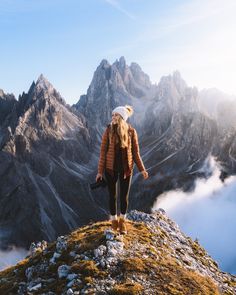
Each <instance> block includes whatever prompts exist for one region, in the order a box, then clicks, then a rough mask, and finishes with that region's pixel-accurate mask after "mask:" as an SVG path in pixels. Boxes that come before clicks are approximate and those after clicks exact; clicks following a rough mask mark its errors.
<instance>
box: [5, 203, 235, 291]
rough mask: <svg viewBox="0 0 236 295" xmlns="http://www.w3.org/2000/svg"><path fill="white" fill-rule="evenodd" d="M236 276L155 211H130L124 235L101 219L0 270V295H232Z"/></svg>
mask: <svg viewBox="0 0 236 295" xmlns="http://www.w3.org/2000/svg"><path fill="white" fill-rule="evenodd" d="M235 292H236V277H235V276H233V275H230V274H227V273H224V272H222V271H221V270H220V269H219V268H218V266H217V263H216V262H215V261H214V260H213V259H212V258H211V257H210V256H209V255H208V254H207V253H206V251H205V250H204V249H203V248H202V247H201V246H200V245H199V243H198V242H197V241H193V240H191V238H189V237H186V236H185V235H184V234H183V233H182V232H181V231H180V229H179V228H178V226H177V225H176V224H175V223H174V222H173V221H171V220H170V219H169V218H168V216H167V215H166V214H165V212H164V210H162V209H159V210H158V211H156V212H154V213H153V214H145V213H142V212H138V211H131V212H130V213H129V214H128V234H127V235H120V234H117V233H116V232H113V231H112V230H111V229H110V222H108V221H105V222H104V221H103V222H97V223H94V224H92V223H91V224H89V225H87V226H84V227H81V228H80V229H77V230H75V231H73V232H71V233H70V234H69V235H66V236H61V237H58V238H57V240H56V241H55V242H53V243H50V244H48V245H47V246H46V247H45V243H43V242H42V243H41V245H40V246H39V247H38V249H36V251H34V252H32V253H31V254H30V255H29V256H27V257H26V258H25V259H24V260H23V261H20V262H19V263H18V264H17V265H16V266H13V267H10V268H8V269H5V270H3V271H2V272H0V293H1V294H9V295H10V294H19V295H23V294H44V295H53V294H65V295H66V294H97V295H98V294H100V295H101V294H104V295H105V294H134V295H136V294H148V295H149V294H163V295H164V294H166V295H171V294H199V295H200V294H202V295H207V294H211V295H213V294H232V295H233V294H235Z"/></svg>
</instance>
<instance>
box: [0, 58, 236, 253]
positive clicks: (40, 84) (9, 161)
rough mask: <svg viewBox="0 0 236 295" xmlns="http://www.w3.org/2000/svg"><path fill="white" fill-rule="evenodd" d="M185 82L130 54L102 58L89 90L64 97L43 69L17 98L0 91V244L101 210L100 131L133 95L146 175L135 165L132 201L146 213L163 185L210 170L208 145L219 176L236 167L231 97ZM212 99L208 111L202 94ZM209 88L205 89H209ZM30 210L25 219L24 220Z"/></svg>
mask: <svg viewBox="0 0 236 295" xmlns="http://www.w3.org/2000/svg"><path fill="white" fill-rule="evenodd" d="M216 94H217V92H216V91H213V92H212V91H210V90H209V91H208V92H207V95H206V93H205V94H204V95H205V96H204V95H203V92H199V91H198V89H197V88H196V87H188V85H187V83H186V82H185V81H184V79H183V78H182V77H181V74H180V73H179V72H178V71H175V72H173V73H172V74H170V75H167V76H163V77H162V78H161V80H160V82H159V83H158V85H156V84H152V83H151V81H150V79H149V77H148V75H147V74H146V73H144V72H143V71H142V69H141V67H140V66H139V65H138V64H136V63H131V64H130V65H127V63H126V61H125V58H124V57H121V58H120V59H119V60H116V61H115V62H114V63H113V64H110V63H109V62H108V61H107V60H105V59H104V60H102V61H101V63H100V64H99V65H98V67H97V69H96V71H95V73H94V75H93V78H92V81H91V83H90V85H89V87H88V91H87V93H86V94H84V95H82V96H81V97H80V99H79V101H78V102H77V103H76V104H74V105H72V106H69V105H68V104H66V102H65V100H64V99H63V98H62V97H61V95H60V93H59V92H58V91H57V90H56V89H55V88H54V87H53V85H52V84H51V83H50V82H49V81H48V80H47V79H46V78H45V77H44V76H43V75H40V77H39V78H38V80H37V81H36V82H33V83H32V85H31V87H30V89H29V90H28V92H27V93H25V92H23V93H22V95H20V96H19V99H18V100H16V99H15V98H14V96H12V95H6V94H4V92H3V91H1V92H0V107H1V108H0V114H1V121H0V122H1V123H0V247H2V248H3V247H7V246H8V245H10V244H14V245H17V246H23V247H29V245H30V243H31V242H32V241H34V240H35V241H36V240H43V239H44V240H47V241H53V240H54V239H56V237H57V236H58V235H61V234H66V233H67V232H68V231H70V230H72V229H74V228H76V227H77V226H82V225H85V224H88V223H89V222H90V221H91V220H93V221H97V220H104V219H107V217H108V214H109V209H108V208H109V206H108V193H107V190H106V189H97V190H96V191H91V190H90V187H89V184H90V183H92V182H95V177H96V174H97V164H98V158H99V152H100V143H101V136H102V134H103V132H104V130H105V128H106V125H107V124H108V123H109V122H110V120H111V113H112V110H113V109H114V108H115V107H116V106H118V105H124V104H130V105H132V106H133V108H134V115H133V116H132V117H131V118H130V119H129V122H130V123H131V124H132V125H133V126H134V127H135V128H136V130H137V132H138V137H139V144H140V153H141V156H142V159H143V161H144V164H145V167H146V168H147V170H148V172H149V178H148V179H147V180H145V181H144V180H143V178H142V176H141V174H140V173H138V171H137V168H135V169H134V174H133V178H132V185H131V190H130V198H129V210H130V209H137V210H142V211H144V212H147V213H150V212H151V209H152V207H153V204H154V202H155V201H156V198H157V197H158V196H159V195H160V194H161V193H163V192H164V191H168V190H173V189H182V190H184V191H190V190H192V189H194V185H195V180H196V179H197V178H198V177H205V178H206V177H208V176H209V175H210V174H211V171H210V170H209V168H208V167H209V159H210V155H213V156H215V157H216V160H217V161H218V164H219V165H220V167H221V171H222V175H221V179H222V180H224V178H225V177H227V175H231V174H235V172H236V141H235V134H236V129H235V118H236V116H235V114H236V106H235V103H234V102H233V101H224V100H223V98H222V97H223V94H219V95H218V94H217V95H218V97H220V99H216V100H215V102H216V103H217V104H216V105H213V102H214V96H215V95H216ZM204 97H205V100H209V101H210V102H211V103H212V109H214V110H216V112H215V111H214V112H213V113H212V114H210V113H209V111H207V110H206V109H207V108H205V110H203V109H204V107H203V105H204V104H202V99H204ZM206 97H207V98H206ZM29 220H30V222H29Z"/></svg>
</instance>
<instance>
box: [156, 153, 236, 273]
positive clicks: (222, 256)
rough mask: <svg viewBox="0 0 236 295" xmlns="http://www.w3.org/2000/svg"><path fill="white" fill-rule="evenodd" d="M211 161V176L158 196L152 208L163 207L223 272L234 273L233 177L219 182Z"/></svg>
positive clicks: (235, 182)
mask: <svg viewBox="0 0 236 295" xmlns="http://www.w3.org/2000/svg"><path fill="white" fill-rule="evenodd" d="M211 164H212V165H211V167H212V170H213V174H212V176H211V177H210V178H208V179H207V180H202V179H198V180H197V181H196V188H195V190H194V191H193V192H191V193H184V192H182V191H171V192H168V193H165V194H163V195H161V196H159V197H158V198H157V201H156V203H155V205H154V207H153V210H155V209H157V208H163V209H165V210H166V212H167V214H168V215H169V216H170V217H171V218H172V219H173V220H175V221H176V222H177V224H178V225H179V226H180V228H181V229H182V231H183V232H184V233H185V234H187V235H189V236H191V237H192V238H193V239H195V238H198V240H199V242H200V244H201V245H202V246H203V247H204V248H205V249H206V250H207V252H208V253H209V254H210V255H211V256H212V257H213V258H214V259H215V260H216V261H217V262H218V263H219V266H220V268H221V269H222V270H223V271H227V272H231V273H234V274H236V253H235V247H236V237H235V235H234V232H235V227H236V215H235V211H236V200H235V193H236V177H235V176H231V177H229V178H228V179H226V181H225V182H224V183H223V182H221V180H220V179H219V175H220V171H219V169H218V167H217V166H216V163H215V161H214V160H213V159H211Z"/></svg>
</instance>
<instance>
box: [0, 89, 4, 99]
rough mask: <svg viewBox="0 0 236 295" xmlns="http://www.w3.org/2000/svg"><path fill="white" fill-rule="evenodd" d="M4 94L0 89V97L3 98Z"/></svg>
mask: <svg viewBox="0 0 236 295" xmlns="http://www.w3.org/2000/svg"><path fill="white" fill-rule="evenodd" d="M4 94H5V93H4V91H3V90H2V89H0V97H1V96H4Z"/></svg>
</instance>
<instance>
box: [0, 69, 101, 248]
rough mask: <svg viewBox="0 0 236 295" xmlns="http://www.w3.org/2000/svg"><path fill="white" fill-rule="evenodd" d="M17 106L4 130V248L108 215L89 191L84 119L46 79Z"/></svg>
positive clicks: (0, 203)
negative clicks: (97, 204)
mask: <svg viewBox="0 0 236 295" xmlns="http://www.w3.org/2000/svg"><path fill="white" fill-rule="evenodd" d="M13 102H14V104H13V105H12V108H10V106H9V108H8V109H9V110H8V113H9V115H8V116H7V117H6V118H5V120H4V121H3V123H2V126H1V135H2V136H1V151H0V175H1V177H0V187H1V190H0V246H1V248H4V247H7V245H9V244H15V245H18V246H23V247H28V246H29V245H30V243H31V242H32V240H40V239H46V240H53V239H55V238H56V237H57V236H58V234H64V233H66V232H68V231H69V230H71V229H73V228H76V227H77V226H78V225H83V224H86V223H87V222H88V221H89V220H90V219H91V218H94V219H95V220H96V219H98V218H102V215H104V213H103V212H102V210H101V209H98V208H97V207H96V205H95V203H94V201H93V199H91V198H90V197H89V195H88V193H87V190H88V181H89V175H90V174H91V172H92V171H91V169H92V168H91V167H92V166H91V165H90V164H89V161H90V160H91V158H92V155H91V148H90V142H91V138H90V134H89V132H88V129H87V127H86V126H85V123H84V121H83V118H82V117H80V116H79V115H78V114H75V113H74V112H73V110H72V109H71V108H70V107H69V106H67V105H66V104H65V101H64V100H63V98H62V97H61V96H60V94H59V93H58V92H57V91H56V90H55V88H54V87H53V86H52V85H51V84H50V83H49V82H48V81H47V79H46V78H45V77H43V75H41V76H40V77H39V78H38V80H37V81H36V83H35V82H33V83H32V85H31V87H30V89H29V91H28V92H27V93H23V94H22V95H21V96H20V97H19V100H18V101H16V102H15V101H14V100H13ZM91 181H92V180H91ZM85 195H87V197H86V198H85ZM93 209H94V211H93ZM90 210H91V211H90ZM88 212H90V213H88ZM99 212H102V213H100V214H99Z"/></svg>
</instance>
